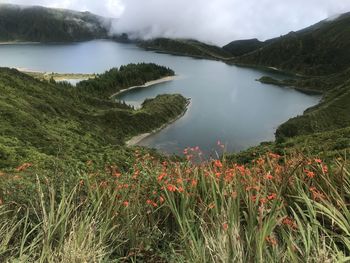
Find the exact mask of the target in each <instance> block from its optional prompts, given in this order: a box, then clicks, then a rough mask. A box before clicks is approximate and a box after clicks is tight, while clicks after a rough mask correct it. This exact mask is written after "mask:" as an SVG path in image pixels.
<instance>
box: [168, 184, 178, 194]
mask: <svg viewBox="0 0 350 263" xmlns="http://www.w3.org/2000/svg"><path fill="white" fill-rule="evenodd" d="M166 188H167V189H168V191H169V192H175V191H176V190H177V188H176V186H175V185H172V184H168V185H167V187H166Z"/></svg>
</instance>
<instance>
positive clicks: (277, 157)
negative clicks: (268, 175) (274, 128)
mask: <svg viewBox="0 0 350 263" xmlns="http://www.w3.org/2000/svg"><path fill="white" fill-rule="evenodd" d="M269 156H270V158H272V159H279V158H281V156H280V155H278V154H275V153H269Z"/></svg>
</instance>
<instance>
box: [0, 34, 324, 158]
mask: <svg viewBox="0 0 350 263" xmlns="http://www.w3.org/2000/svg"><path fill="white" fill-rule="evenodd" d="M0 58H1V60H0V66H6V67H20V68H27V69H31V70H39V71H47V72H59V73H101V72H103V71H105V70H107V69H109V68H111V67H117V66H120V65H123V64H128V63H137V62H154V63H157V64H160V65H164V66H167V67H170V68H172V69H173V70H175V72H176V74H177V75H178V77H177V78H176V80H174V81H171V82H166V83H162V84H158V85H155V86H152V87H148V88H144V89H137V90H132V91H129V92H126V93H123V94H122V96H121V98H120V99H122V100H125V101H126V102H130V103H132V104H134V105H140V104H141V103H142V101H143V100H144V99H145V98H150V97H155V96H156V95H157V94H162V93H181V94H182V95H184V96H185V97H187V98H191V104H190V106H189V108H188V111H187V113H186V114H185V115H184V117H182V118H181V119H179V120H178V121H176V122H174V123H173V124H171V125H170V126H168V127H167V128H165V129H163V130H162V131H160V132H158V133H156V134H154V135H152V136H150V137H148V138H146V139H144V140H143V141H142V142H141V143H140V145H144V146H149V147H154V148H157V149H159V150H161V151H163V152H166V153H181V152H182V151H183V149H184V148H186V147H188V146H199V147H200V148H201V149H202V150H203V151H204V152H205V153H206V154H207V156H208V155H210V154H213V153H215V151H217V150H219V148H218V146H217V141H219V140H220V141H221V142H222V143H224V144H225V145H226V148H227V151H230V152H237V151H240V150H243V149H246V148H248V147H250V146H254V145H258V144H259V143H260V142H262V141H270V140H273V139H274V132H275V130H276V128H277V127H278V125H280V124H281V123H283V122H285V121H287V120H288V119H289V118H291V117H294V116H297V115H300V114H302V112H303V111H304V110H305V109H306V108H308V107H310V106H313V105H315V104H317V103H318V102H319V100H320V96H309V95H305V94H303V93H300V92H298V91H295V90H293V89H288V88H280V87H275V86H271V85H265V84H261V83H259V82H257V81H256V79H258V78H260V77H261V76H263V75H269V76H273V77H277V78H283V77H284V76H282V75H279V74H277V73H271V72H264V71H261V70H257V69H249V68H241V67H236V66H229V65H226V64H225V63H222V62H218V61H211V60H204V59H203V60H201V59H193V58H188V57H179V56H172V55H166V54H158V53H155V52H150V51H144V50H142V49H140V48H138V47H136V46H135V45H133V44H120V43H115V42H112V41H106V40H97V41H89V42H83V43H73V44H25V45H24V44H23V45H22V44H18V45H0Z"/></svg>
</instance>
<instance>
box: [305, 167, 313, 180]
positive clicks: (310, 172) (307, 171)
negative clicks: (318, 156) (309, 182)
mask: <svg viewBox="0 0 350 263" xmlns="http://www.w3.org/2000/svg"><path fill="white" fill-rule="evenodd" d="M304 172H305V173H306V176H307V177H309V178H314V177H315V173H314V172H312V171H310V170H308V169H305V170H304Z"/></svg>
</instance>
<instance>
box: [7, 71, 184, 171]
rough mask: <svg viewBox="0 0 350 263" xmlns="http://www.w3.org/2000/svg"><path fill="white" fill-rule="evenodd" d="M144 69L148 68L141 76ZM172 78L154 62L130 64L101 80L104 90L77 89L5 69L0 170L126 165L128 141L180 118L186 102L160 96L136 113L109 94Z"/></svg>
mask: <svg viewBox="0 0 350 263" xmlns="http://www.w3.org/2000/svg"><path fill="white" fill-rule="evenodd" d="M146 69H148V70H146ZM140 70H145V72H144V74H143V75H142V77H141V76H139V75H138V73H139V71H140ZM169 74H173V71H171V70H169V69H167V68H164V67H161V66H157V65H155V64H138V65H136V64H130V65H127V66H123V67H121V68H119V69H112V70H111V71H109V72H107V73H105V74H102V75H100V76H98V79H100V80H101V86H98V85H96V80H95V79H92V80H88V81H85V82H84V83H82V84H80V85H77V87H73V86H70V85H69V84H66V83H62V84H59V83H50V82H45V81H39V80H36V79H34V78H32V77H30V76H28V75H25V74H23V73H20V72H18V71H17V70H14V69H7V68H1V69H0V90H1V95H0V109H1V111H0V117H1V125H0V157H1V158H0V169H11V168H13V167H14V166H17V165H18V164H19V163H22V162H38V163H39V164H40V165H43V166H45V165H46V164H47V163H50V162H51V165H52V162H53V161H54V160H56V161H57V163H64V164H67V163H70V164H72V163H73V164H74V163H75V164H76V165H79V163H81V162H85V161H87V160H89V159H91V158H93V159H95V160H100V161H101V162H103V165H104V164H105V163H106V162H108V161H107V160H106V158H110V157H108V156H114V157H115V156H118V158H116V160H118V162H119V163H121V164H123V160H124V157H125V155H124V154H125V152H126V151H127V150H126V149H124V148H123V147H122V146H123V144H124V141H125V140H126V139H128V138H130V137H132V136H135V135H138V134H140V133H145V132H150V131H152V130H153V129H156V128H158V127H160V126H162V125H163V124H164V123H166V122H168V121H170V120H172V119H174V118H176V117H177V116H178V115H180V114H182V113H183V111H184V110H185V108H186V105H187V100H186V99H185V98H183V97H182V96H181V95H160V96H158V97H156V98H154V99H151V100H149V101H147V103H145V104H144V105H143V107H142V108H141V109H139V110H133V109H132V108H130V107H129V106H127V105H125V104H123V103H119V102H115V101H113V100H112V99H109V98H108V96H105V94H110V95H111V94H112V93H114V92H117V91H118V90H121V89H125V88H127V87H128V86H129V85H137V84H144V83H145V82H146V81H147V80H150V79H153V80H154V79H158V78H161V77H163V76H166V75H169ZM102 79H103V80H105V81H103V80H102ZM89 82H91V85H89ZM88 87H93V89H94V90H95V91H96V92H94V93H92V92H91V88H88ZM99 94H102V95H99ZM107 153H109V154H107ZM46 162H47V163H46ZM39 164H38V165H39ZM49 168H50V167H49ZM51 168H52V167H51Z"/></svg>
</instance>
